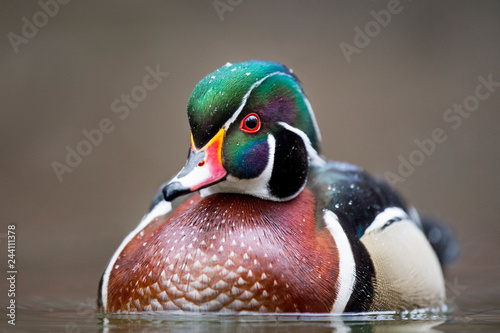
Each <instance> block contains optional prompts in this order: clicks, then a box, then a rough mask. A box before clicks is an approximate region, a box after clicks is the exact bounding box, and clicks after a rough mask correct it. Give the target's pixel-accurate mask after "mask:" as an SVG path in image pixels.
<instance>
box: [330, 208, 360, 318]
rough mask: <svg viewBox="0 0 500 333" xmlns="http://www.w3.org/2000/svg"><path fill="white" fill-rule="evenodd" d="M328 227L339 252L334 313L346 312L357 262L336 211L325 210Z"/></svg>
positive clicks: (354, 279)
mask: <svg viewBox="0 0 500 333" xmlns="http://www.w3.org/2000/svg"><path fill="white" fill-rule="evenodd" d="M323 217H324V219H325V224H326V227H327V229H328V230H329V231H330V233H331V234H332V237H333V239H334V240H335V244H336V245H337V249H338V252H339V275H338V279H337V283H336V287H337V299H336V300H335V304H333V308H332V311H331V312H332V313H341V312H344V309H345V307H346V305H347V302H348V301H349V298H350V297H351V294H352V291H353V289H354V283H355V281H356V263H355V262H354V256H353V254H352V249H351V243H349V240H348V239H347V235H346V233H345V231H344V229H343V228H342V226H341V225H340V223H339V219H338V217H337V215H335V213H333V212H332V211H330V210H325V213H324V215H323Z"/></svg>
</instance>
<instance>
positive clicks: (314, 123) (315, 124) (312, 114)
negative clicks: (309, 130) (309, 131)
mask: <svg viewBox="0 0 500 333" xmlns="http://www.w3.org/2000/svg"><path fill="white" fill-rule="evenodd" d="M301 94H302V98H303V99H304V102H306V105H307V110H308V111H309V116H310V117H311V119H312V122H313V126H314V131H315V132H316V137H317V138H318V141H319V142H321V133H320V131H319V126H318V123H317V122H316V116H315V115H314V112H313V109H312V107H311V103H309V100H308V99H307V97H306V95H304V93H302V92H301Z"/></svg>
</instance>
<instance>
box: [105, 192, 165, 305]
mask: <svg viewBox="0 0 500 333" xmlns="http://www.w3.org/2000/svg"><path fill="white" fill-rule="evenodd" d="M171 209H172V204H171V203H170V202H169V201H160V202H159V203H158V204H157V205H156V206H155V207H154V208H153V209H152V210H151V211H150V212H149V213H148V214H146V215H145V216H144V217H143V218H142V220H141V222H140V223H139V225H138V226H137V227H136V228H135V229H134V230H133V231H132V232H131V233H129V234H128V236H127V237H125V239H124V240H123V241H122V243H121V244H120V246H119V247H118V249H117V250H116V251H115V253H114V254H113V256H112V257H111V260H110V261H109V263H108V266H107V267H106V270H105V271H104V274H103V277H102V289H101V296H102V306H103V308H104V311H107V310H108V309H107V303H108V282H109V276H110V274H111V270H112V269H113V267H114V265H115V262H116V259H117V258H118V256H119V255H120V253H122V251H123V249H124V248H125V246H127V244H128V243H129V242H130V240H131V239H132V238H134V237H135V235H137V234H138V233H139V232H140V231H141V230H142V229H144V228H145V227H146V226H147V225H148V224H149V223H150V222H151V221H153V219H154V218H155V217H157V216H160V215H165V214H167V213H168V212H170V210H171Z"/></svg>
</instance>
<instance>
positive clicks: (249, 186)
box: [200, 134, 276, 200]
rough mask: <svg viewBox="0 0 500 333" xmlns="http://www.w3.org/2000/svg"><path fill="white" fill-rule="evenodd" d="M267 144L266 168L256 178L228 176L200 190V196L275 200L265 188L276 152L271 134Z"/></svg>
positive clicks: (271, 171)
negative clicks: (236, 195)
mask: <svg viewBox="0 0 500 333" xmlns="http://www.w3.org/2000/svg"><path fill="white" fill-rule="evenodd" d="M267 144H268V145H269V156H268V162H267V165H266V168H265V169H264V171H262V173H261V174H260V175H259V176H258V177H256V178H252V179H239V178H236V177H234V176H231V175H228V176H227V178H226V180H225V181H223V182H221V183H219V184H217V185H214V186H211V187H208V188H206V189H203V190H201V191H200V193H201V195H202V196H203V197H205V196H208V195H210V194H214V193H219V192H226V193H227V192H230V193H242V194H250V195H254V196H256V197H259V198H262V199H271V200H276V198H274V197H271V194H270V193H269V189H268V187H267V184H268V183H269V180H270V179H271V175H272V173H273V167H274V154H275V151H276V139H275V138H274V136H272V135H271V134H269V135H268V136H267Z"/></svg>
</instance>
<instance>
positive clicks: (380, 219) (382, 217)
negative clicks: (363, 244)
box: [365, 207, 410, 233]
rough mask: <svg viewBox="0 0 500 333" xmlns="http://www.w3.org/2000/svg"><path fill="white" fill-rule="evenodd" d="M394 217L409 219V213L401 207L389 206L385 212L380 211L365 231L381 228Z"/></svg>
mask: <svg viewBox="0 0 500 333" xmlns="http://www.w3.org/2000/svg"><path fill="white" fill-rule="evenodd" d="M394 218H399V219H401V220H409V219H410V218H409V216H408V214H406V212H405V211H404V210H403V209H402V208H400V207H389V208H386V209H385V210H384V211H383V212H381V213H379V214H378V215H377V216H376V217H375V219H374V220H373V222H372V223H371V224H370V226H369V227H368V228H367V229H366V230H365V233H369V232H373V231H375V230H380V229H382V227H383V226H384V225H385V224H386V223H387V221H389V220H392V219H394Z"/></svg>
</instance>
